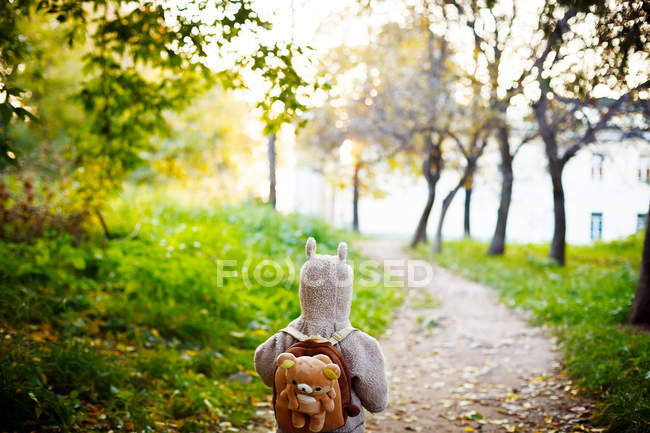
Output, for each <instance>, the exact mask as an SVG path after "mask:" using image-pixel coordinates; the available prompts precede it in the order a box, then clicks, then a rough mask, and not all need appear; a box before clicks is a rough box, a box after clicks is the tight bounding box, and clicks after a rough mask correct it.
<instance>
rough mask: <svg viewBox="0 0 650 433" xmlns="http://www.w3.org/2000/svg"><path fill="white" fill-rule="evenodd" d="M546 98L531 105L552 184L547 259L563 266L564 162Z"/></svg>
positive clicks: (564, 241) (564, 222)
mask: <svg viewBox="0 0 650 433" xmlns="http://www.w3.org/2000/svg"><path fill="white" fill-rule="evenodd" d="M548 103H549V101H548V98H547V97H546V94H545V92H542V96H541V97H540V99H539V101H538V102H536V103H535V104H533V109H534V111H535V118H536V119H537V126H538V129H539V134H540V136H541V137H542V140H543V141H544V152H545V153H546V160H547V162H548V171H549V174H550V175H551V182H552V184H553V215H554V224H555V227H554V228H553V239H552V240H551V249H550V251H549V253H548V255H549V257H550V258H551V259H553V260H555V261H556V262H557V263H558V264H560V265H562V266H564V262H565V257H564V256H565V250H566V214H565V210H564V188H563V186H562V171H563V170H564V164H565V163H566V161H565V160H563V159H561V158H560V156H559V151H558V146H557V127H556V126H554V125H553V124H550V123H549V119H548V116H547V114H546V113H547V109H548Z"/></svg>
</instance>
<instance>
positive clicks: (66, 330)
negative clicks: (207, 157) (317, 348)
mask: <svg viewBox="0 0 650 433" xmlns="http://www.w3.org/2000/svg"><path fill="white" fill-rule="evenodd" d="M157 203H159V201H156V200H144V199H142V198H140V199H139V200H137V201H124V202H121V203H117V204H116V207H115V208H114V210H113V211H112V213H111V214H110V215H107V220H108V221H110V222H111V224H112V226H111V229H112V231H113V232H114V233H118V234H119V235H120V239H114V240H111V241H105V240H103V239H101V238H100V237H93V236H90V237H89V239H88V240H87V241H86V242H85V243H83V244H80V245H77V246H73V243H72V242H71V241H72V239H71V238H70V237H69V236H67V235H63V234H58V235H55V234H50V235H48V236H45V237H42V238H39V239H37V240H35V241H34V242H33V243H31V244H27V243H12V242H9V241H2V242H0V279H1V281H2V287H3V296H2V297H0V323H1V331H0V338H2V340H3V343H6V344H3V345H2V346H0V367H1V369H2V373H1V375H0V405H2V409H1V410H2V411H3V413H0V419H1V420H2V421H0V430H3V431H4V430H7V431H13V430H33V429H35V428H36V427H38V429H40V430H50V429H54V430H56V429H61V428H64V429H70V428H76V429H81V430H83V431H100V430H101V431H105V430H108V429H117V430H126V431H128V430H138V431H140V430H146V429H155V430H161V429H163V428H172V429H179V430H186V431H195V430H197V429H212V430H214V429H217V430H219V429H222V427H219V425H220V424H221V425H222V426H223V425H226V424H222V423H224V422H226V421H227V422H230V423H232V424H233V425H235V426H244V425H245V424H246V423H247V422H248V419H249V418H250V416H251V414H252V412H253V410H254V409H255V407H254V403H255V402H260V401H264V400H266V399H268V398H269V397H268V389H266V388H265V387H264V386H263V384H262V383H261V381H260V380H259V379H258V378H257V376H256V374H255V372H254V371H253V362H252V361H253V350H254V348H255V347H256V346H257V345H258V344H259V343H261V342H262V341H264V339H266V338H267V337H268V336H269V335H270V334H272V333H273V332H275V331H276V330H277V329H279V328H281V327H283V326H285V325H286V323H287V322H289V321H290V320H291V319H293V318H295V317H296V316H297V315H298V314H299V312H300V305H299V301H298V296H297V293H298V280H297V278H298V272H297V271H298V270H299V267H300V265H301V264H302V262H303V261H304V257H305V253H304V245H305V242H306V239H307V237H308V236H310V235H311V236H314V237H315V238H316V239H317V241H318V248H319V251H320V252H324V253H330V254H334V253H335V251H336V247H337V245H338V241H339V240H343V239H345V238H348V237H349V234H348V233H346V232H342V231H340V230H336V229H333V228H332V227H330V226H328V225H327V224H326V223H324V222H322V221H320V220H317V219H313V218H306V217H302V216H299V215H289V216H282V215H280V214H278V213H277V212H274V211H272V210H270V209H269V208H268V207H266V206H261V205H254V204H244V205H233V206H215V207H214V208H183V207H180V206H176V205H172V204H166V205H159V204H157ZM93 239H94V240H93ZM222 260H236V263H234V264H230V263H227V262H225V263H224V262H222ZM349 260H351V261H353V262H355V261H359V260H360V256H359V255H358V254H357V253H356V252H354V251H351V252H350V254H349ZM270 261H274V262H277V263H279V265H278V266H274V265H271V264H269V263H270ZM220 263H221V265H220ZM220 266H223V267H224V268H223V269H225V270H228V271H230V274H228V275H227V276H224V277H223V278H221V277H220V275H219V272H218V270H219V267H220ZM372 271H373V272H379V270H378V268H376V267H375V268H373V269H372ZM256 272H257V273H258V275H263V277H264V280H265V281H267V282H268V281H271V280H275V281H274V282H273V284H269V285H268V287H265V286H266V285H265V284H257V283H256V282H255V281H256V279H255V275H256ZM360 278H361V276H360V275H357V276H356V280H357V281H356V283H357V285H358V281H359V279H360ZM400 300H401V292H400V291H399V290H395V289H384V288H383V287H382V286H381V281H380V280H379V279H378V280H376V281H375V282H374V283H373V284H371V285H370V286H368V285H367V284H366V285H364V287H363V288H362V289H359V290H357V291H356V292H355V297H354V305H353V317H352V321H353V323H354V324H355V325H356V326H358V327H360V328H363V329H364V330H367V331H368V332H370V333H371V334H375V335H378V334H380V333H381V332H382V330H383V329H384V327H385V326H386V325H387V322H388V320H389V318H390V312H391V310H392V308H393V307H394V306H395V305H397V304H398V303H399V302H400ZM234 373H244V374H246V375H249V376H251V377H250V379H251V380H250V381H242V382H240V381H237V380H232V379H230V378H231V376H232V375H233V374H234Z"/></svg>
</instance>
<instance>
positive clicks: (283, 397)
mask: <svg viewBox="0 0 650 433" xmlns="http://www.w3.org/2000/svg"><path fill="white" fill-rule="evenodd" d="M355 330H356V329H355V328H352V327H348V328H345V329H342V330H339V331H337V332H335V333H334V335H332V337H331V338H330V339H325V338H322V337H320V336H312V337H308V336H306V335H304V334H303V333H301V332H300V331H298V330H297V329H294V328H291V327H289V328H285V329H283V330H282V332H285V333H287V334H289V335H291V336H292V337H294V338H295V339H296V340H298V343H296V344H294V345H293V346H291V347H289V348H288V349H287V350H286V351H285V352H284V353H282V354H280V356H278V359H277V362H276V368H275V382H274V386H273V409H274V411H275V419H276V421H277V423H278V427H280V429H282V430H283V431H285V432H290V433H309V432H330V431H333V430H336V429H337V428H340V427H342V426H344V425H345V423H346V422H347V419H348V416H352V417H354V416H357V415H359V413H360V412H361V409H360V408H359V407H358V406H356V405H354V404H352V401H351V390H352V378H351V377H350V371H349V370H348V367H347V365H346V363H345V357H344V356H343V354H342V353H341V352H340V351H339V350H338V349H337V348H336V347H334V346H335V345H336V344H337V343H338V342H340V341H341V340H343V339H344V338H345V337H347V336H348V335H349V334H350V333H352V332H353V331H355Z"/></svg>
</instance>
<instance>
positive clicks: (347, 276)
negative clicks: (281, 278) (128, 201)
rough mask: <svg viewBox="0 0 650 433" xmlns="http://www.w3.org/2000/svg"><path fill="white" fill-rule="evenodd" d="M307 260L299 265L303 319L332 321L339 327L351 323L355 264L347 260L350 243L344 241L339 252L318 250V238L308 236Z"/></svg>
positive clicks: (315, 321) (331, 322)
mask: <svg viewBox="0 0 650 433" xmlns="http://www.w3.org/2000/svg"><path fill="white" fill-rule="evenodd" d="M305 252H306V253H307V261H306V262H305V264H304V265H302V268H301V269H300V291H299V295H300V306H301V308H302V313H301V315H300V319H302V320H303V321H307V322H312V323H319V324H325V323H328V324H333V325H334V327H335V328H336V329H341V328H344V327H346V326H349V325H350V306H351V304H352V281H353V272H352V267H351V266H350V265H348V264H347V263H346V262H345V258H346V255H347V245H346V243H345V242H341V243H340V244H339V247H338V254H337V255H336V256H329V255H324V254H316V241H315V240H314V238H309V239H308V240H307V245H306V246H305Z"/></svg>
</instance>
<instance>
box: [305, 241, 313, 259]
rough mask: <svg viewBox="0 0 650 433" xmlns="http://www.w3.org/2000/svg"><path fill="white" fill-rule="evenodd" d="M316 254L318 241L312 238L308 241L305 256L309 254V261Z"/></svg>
mask: <svg viewBox="0 0 650 433" xmlns="http://www.w3.org/2000/svg"><path fill="white" fill-rule="evenodd" d="M314 253H316V239H314V238H312V237H310V238H309V239H307V244H306V245H305V254H307V259H310V258H311V256H313V255H314Z"/></svg>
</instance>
